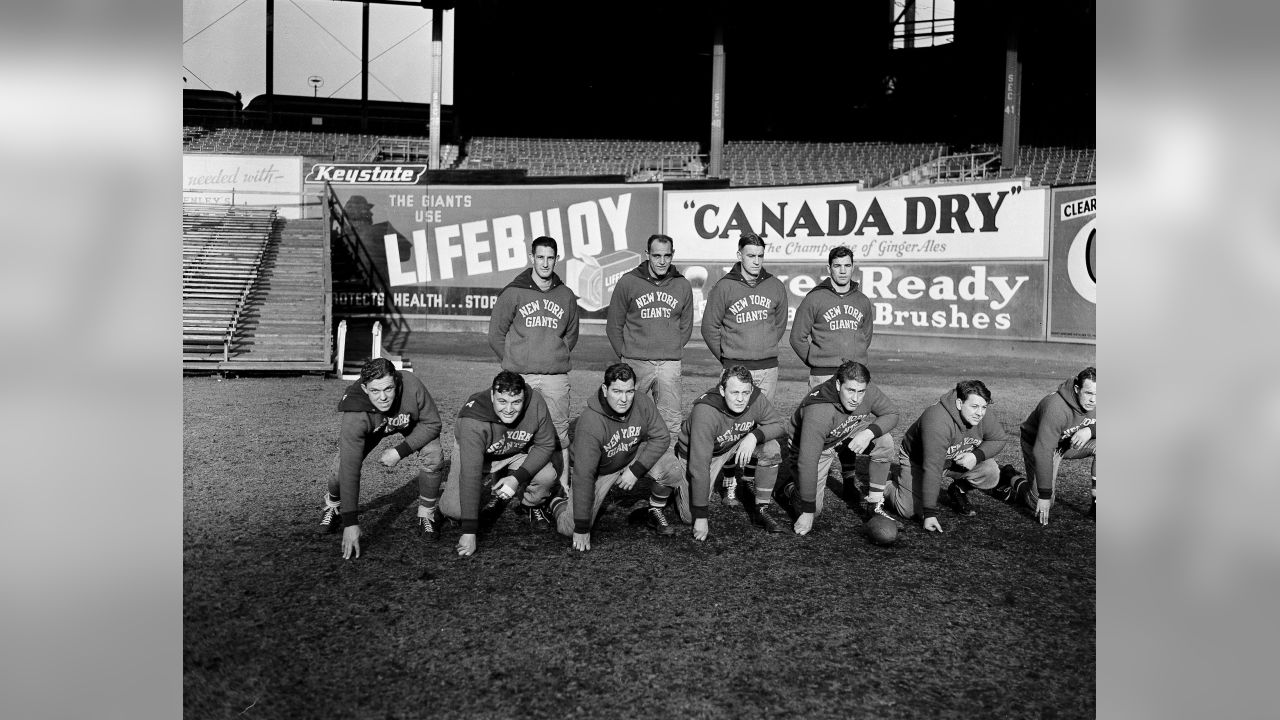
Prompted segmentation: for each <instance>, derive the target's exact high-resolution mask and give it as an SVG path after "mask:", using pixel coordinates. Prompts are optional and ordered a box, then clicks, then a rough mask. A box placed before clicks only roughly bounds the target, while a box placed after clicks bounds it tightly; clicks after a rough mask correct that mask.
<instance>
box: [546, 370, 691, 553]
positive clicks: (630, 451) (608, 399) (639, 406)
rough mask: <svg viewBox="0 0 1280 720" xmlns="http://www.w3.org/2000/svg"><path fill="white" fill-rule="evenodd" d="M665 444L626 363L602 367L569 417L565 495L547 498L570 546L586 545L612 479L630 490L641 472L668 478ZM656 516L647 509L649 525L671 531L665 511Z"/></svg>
mask: <svg viewBox="0 0 1280 720" xmlns="http://www.w3.org/2000/svg"><path fill="white" fill-rule="evenodd" d="M670 444H671V435H670V433H668V432H667V426H666V424H665V423H663V422H662V416H661V415H659V414H658V408H657V406H655V405H654V404H653V400H650V399H649V397H648V396H646V395H640V394H638V393H637V392H636V373H635V371H634V370H632V369H631V366H630V365H627V364H626V363H614V364H613V365H610V366H609V367H608V368H606V369H605V371H604V383H603V384H602V385H601V386H600V389H599V390H597V391H596V393H595V394H594V395H592V396H591V397H590V398H588V399H587V407H586V409H585V410H583V411H582V414H581V415H579V416H578V419H577V420H575V421H574V434H573V449H572V458H573V460H572V462H573V468H572V471H571V478H572V479H571V480H570V481H569V497H568V498H567V499H566V498H562V497H557V498H553V499H552V500H551V514H552V515H553V516H554V517H555V522H556V529H557V530H559V531H560V534H561V535H567V536H569V537H572V538H573V547H574V549H575V550H580V551H586V550H590V549H591V525H592V523H593V522H594V521H595V517H596V514H597V513H599V512H600V507H601V506H602V505H604V501H605V498H606V497H607V496H608V494H609V490H610V489H611V488H613V486H614V485H617V486H618V487H619V488H620V489H622V490H630V489H631V488H632V487H634V486H635V484H636V482H637V481H638V480H639V479H640V478H642V477H644V476H645V475H649V476H650V477H651V478H653V480H654V482H663V483H666V484H668V485H671V484H673V482H672V481H671V480H668V479H667V478H668V474H669V473H671V472H673V471H674V467H675V465H676V460H675V457H674V456H672V454H671V453H668V452H667V446H668V445H670ZM659 516H660V517H661V522H660V523H658V519H659ZM659 516H654V515H653V513H650V523H651V525H653V524H654V523H657V525H656V526H655V527H654V529H655V530H656V531H657V532H658V533H659V534H661V535H670V534H671V533H673V532H674V530H673V529H672V528H671V527H670V525H669V524H668V523H667V520H666V516H665V515H662V514H661V513H659Z"/></svg>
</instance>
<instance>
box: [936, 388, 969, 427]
mask: <svg viewBox="0 0 1280 720" xmlns="http://www.w3.org/2000/svg"><path fill="white" fill-rule="evenodd" d="M938 404H939V405H941V406H942V409H943V410H946V411H947V414H948V415H950V416H951V422H954V423H955V424H956V427H958V428H961V429H964V428H967V427H969V426H968V425H966V424H965V422H964V419H963V418H961V417H960V409H959V408H957V407H956V391H955V390H948V391H947V392H945V393H943V394H942V397H940V398H938Z"/></svg>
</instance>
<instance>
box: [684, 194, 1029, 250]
mask: <svg viewBox="0 0 1280 720" xmlns="http://www.w3.org/2000/svg"><path fill="white" fill-rule="evenodd" d="M860 188H861V186H860V185H856V184H854V185H810V186H787V187H769V188H729V189H720V190H673V191H669V192H667V193H665V196H666V198H665V208H666V209H665V213H664V215H665V222H666V224H665V226H664V227H665V228H666V233H667V234H668V235H670V236H672V237H673V238H674V239H675V241H676V248H677V250H676V257H677V259H678V260H682V261H689V260H696V261H709V262H716V261H722V260H726V259H730V258H732V257H734V253H735V252H737V249H738V248H737V240H738V237H739V235H741V234H743V233H747V232H756V233H759V234H760V236H761V237H763V238H764V239H765V241H766V243H768V250H767V255H766V258H767V262H820V263H825V262H826V261H827V253H828V252H829V251H830V250H831V248H833V247H835V246H837V245H846V246H848V247H849V248H850V249H851V250H853V252H854V262H859V261H872V262H897V261H903V260H922V261H951V260H983V261H987V260H1044V259H1045V256H1046V252H1047V247H1048V243H1047V230H1046V227H1045V206H1046V203H1047V201H1048V189H1047V188H1024V187H1023V186H1022V185H1021V184H1015V183H1010V182H1009V181H1007V180H1006V181H1001V182H986V183H974V184H964V185H950V184H948V185H935V186H927V187H916V188H877V189H872V190H866V189H860Z"/></svg>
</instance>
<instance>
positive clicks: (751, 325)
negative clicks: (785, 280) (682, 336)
mask: <svg viewBox="0 0 1280 720" xmlns="http://www.w3.org/2000/svg"><path fill="white" fill-rule="evenodd" d="M787 310H788V305H787V289H786V288H784V287H783V286H782V281H781V280H779V279H778V278H777V277H775V276H773V275H770V274H769V271H768V270H765V269H763V268H761V270H760V279H759V280H757V281H756V284H755V285H749V284H747V280H746V278H744V277H743V275H742V263H740V262H738V263H734V264H733V269H732V270H730V271H729V272H728V274H726V275H725V276H724V277H722V278H720V279H719V280H718V281H716V284H715V285H713V286H712V288H711V292H710V293H708V294H707V306H706V308H705V309H704V310H703V313H702V339H703V341H704V342H706V343H707V349H709V350H710V351H711V354H712V355H714V356H715V358H716V360H718V361H720V364H721V365H723V366H724V367H729V366H731V365H743V366H745V367H746V368H747V369H748V370H765V369H768V368H775V367H778V341H779V340H781V339H782V333H784V332H785V331H786V329H787Z"/></svg>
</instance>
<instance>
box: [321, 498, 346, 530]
mask: <svg viewBox="0 0 1280 720" xmlns="http://www.w3.org/2000/svg"><path fill="white" fill-rule="evenodd" d="M341 508H342V505H341V504H340V503H336V502H330V501H329V495H328V494H327V493H326V494H325V496H324V513H323V514H322V515H321V516H320V532H321V533H336V532H338V531H340V530H342V513H341Z"/></svg>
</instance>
